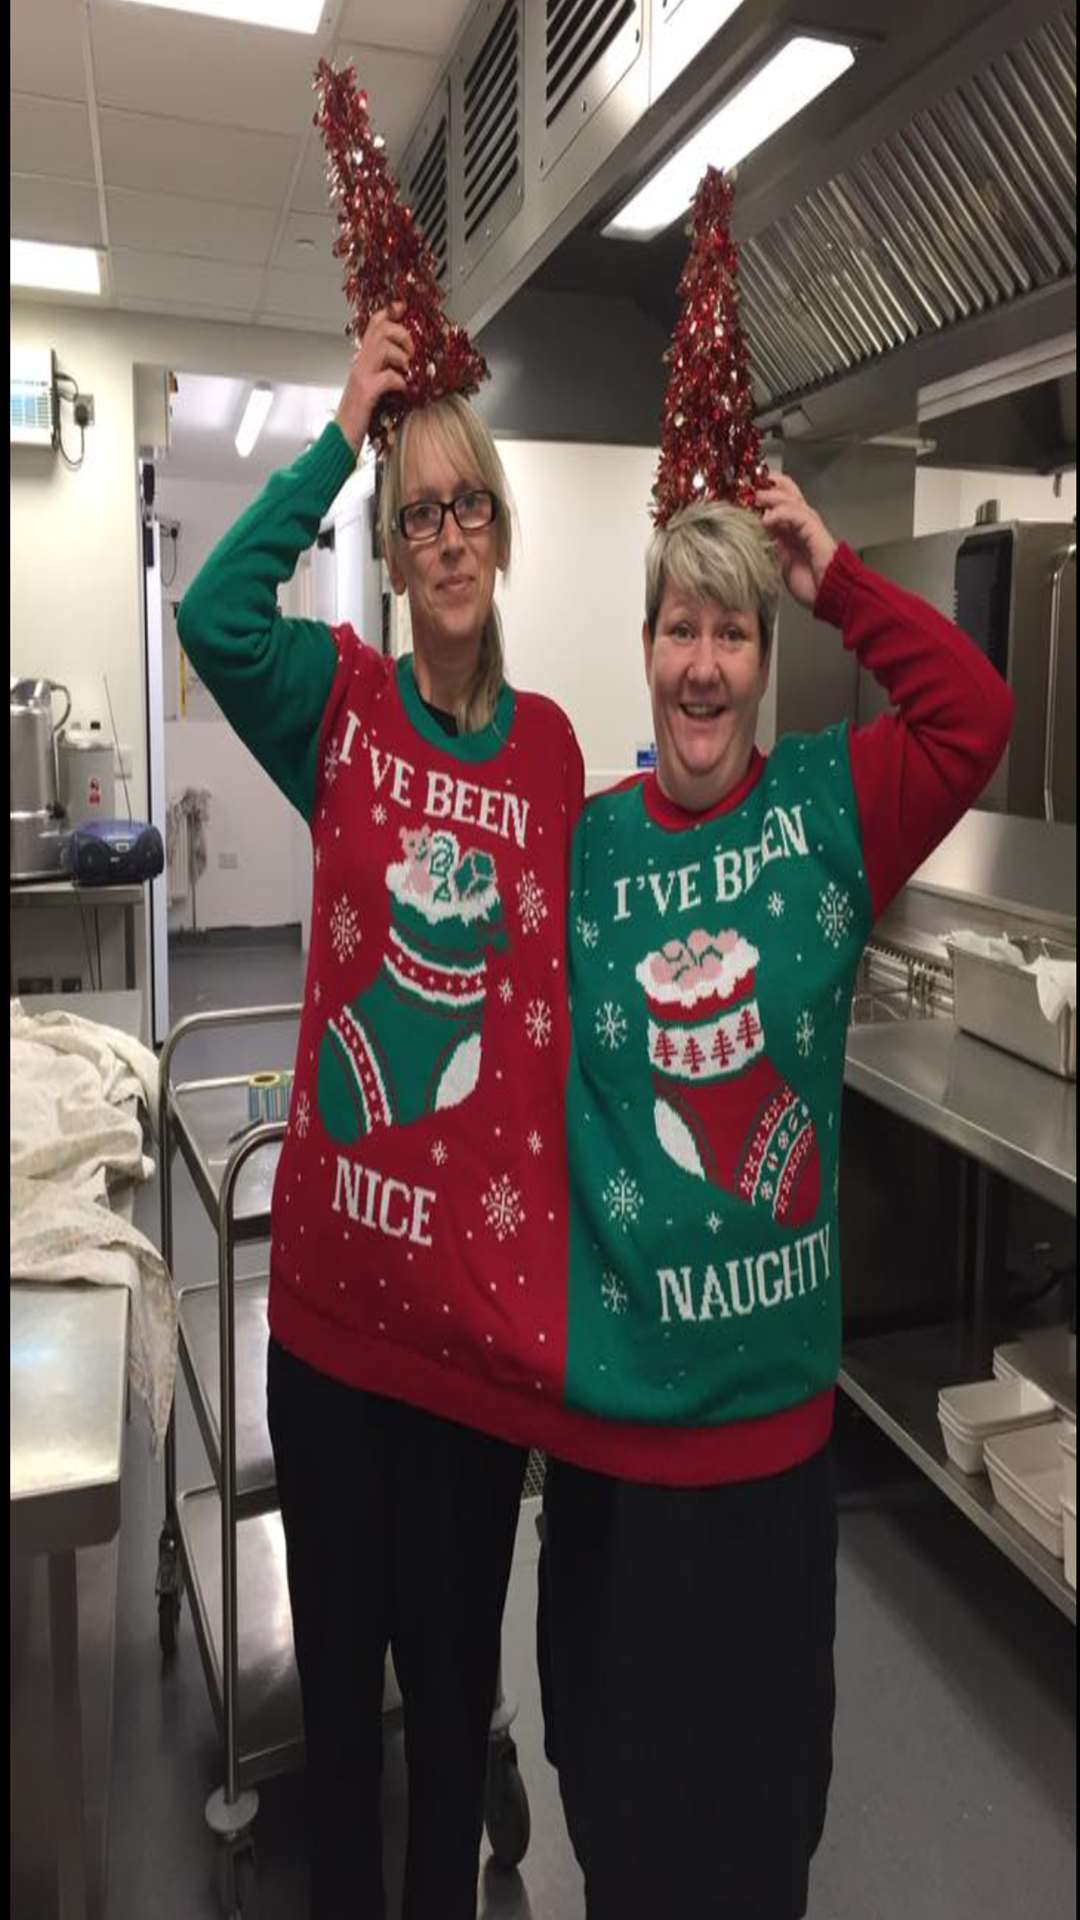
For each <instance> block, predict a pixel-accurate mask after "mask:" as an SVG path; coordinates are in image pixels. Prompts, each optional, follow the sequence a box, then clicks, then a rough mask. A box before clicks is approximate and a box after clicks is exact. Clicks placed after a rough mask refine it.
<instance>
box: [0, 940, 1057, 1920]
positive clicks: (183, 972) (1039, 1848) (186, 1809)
mask: <svg viewBox="0 0 1080 1920" xmlns="http://www.w3.org/2000/svg"><path fill="white" fill-rule="evenodd" d="M301 987H302V981H301V978H300V961H299V954H298V952H296V951H295V950H294V949H289V948H283V947H266V948H254V947H253V948H251V949H228V948H226V949H220V950H210V951H194V952H180V953H178V954H177V955H176V956H175V959H174V965H173V996H172V997H173V1014H174V1017H177V1018H178V1017H179V1016H180V1015H181V1014H182V1013H184V1012H188V1011H195V1010H197V1009H199V1008H208V1007H212V1006H215V1005H217V1006H227V1005H242V1004H248V1005H250V1004H268V1003H273V1002H278V1001H284V1000H292V999H296V998H299V995H300V991H301ZM279 1038H280V1036H279ZM272 1043H273V1036H272V1035H265V1036H263V1040H262V1041H261V1042H260V1043H259V1045H260V1051H261V1057H257V1058H252V1059H250V1060H243V1061H240V1060H236V1061H235V1062H234V1058H233V1056H232V1055H231V1054H230V1059H229V1065H230V1067H231V1066H232V1065H233V1064H235V1065H237V1066H241V1065H242V1066H243V1067H244V1070H249V1069H250V1067H253V1066H257V1065H263V1064H280V1062H277V1061H275V1060H272V1059H271V1058H270V1057H269V1053H268V1051H267V1049H268V1048H270V1047H271V1046H272ZM282 1044H284V1042H282ZM210 1057H215V1058H220V1055H217V1054H214V1055H211V1053H210V1052H209V1051H208V1053H207V1056H206V1058H207V1059H208V1058H210ZM200 1065H201V1066H202V1067H203V1068H204V1069H205V1065H206V1060H205V1059H204V1060H203V1061H202V1062H200V1061H199V1060H198V1059H194V1060H193V1062H192V1067H193V1070H195V1071H197V1070H199V1068H200ZM176 1209H177V1219H176V1232H177V1242H176V1244H177V1266H178V1269H179V1278H180V1279H181V1280H188V1279H192V1278H194V1277H196V1275H197V1274H199V1273H200V1272H202V1273H205V1274H207V1275H209V1272H210V1271H212V1269H211V1268H210V1266H209V1264H208V1263H209V1262H210V1261H211V1259H212V1257H213V1240H212V1237H211V1235H210V1229H209V1226H208V1223H207V1222H206V1221H205V1218H204V1217H203V1215H202V1213H201V1209H200V1207H199V1203H198V1201H197V1198H196V1196H195V1194H194V1192H193V1190H192V1189H191V1188H190V1186H189V1185H188V1183H187V1181H186V1178H185V1177H183V1176H181V1177H180V1178H179V1179H178V1184H177V1197H176ZM138 1217H139V1218H140V1220H141V1222H142V1223H143V1224H144V1225H145V1226H146V1228H147V1230H148V1231H151V1232H152V1233H155V1234H156V1194H155V1192H154V1191H153V1190H151V1189H147V1190H145V1191H144V1193H143V1195H142V1196H141V1201H140V1211H139V1216H138ZM248 1257H250V1256H248ZM241 1258H242V1259H243V1258H244V1256H241ZM841 1414H842V1417H841V1419H840V1422H839V1426H838V1437H837V1449H838V1464H839V1470H840V1482H841V1487H842V1505H841V1530H840V1561H839V1602H838V1605H839V1619H838V1637H837V1679H838V1698H839V1704H838V1712H837V1725H836V1741H835V1750H836V1769H835V1775H834V1781H833V1787H832V1793H831V1798H830V1808H829V1820H828V1825H827V1828H826V1832H825V1837H824V1840H823V1842H822V1845H821V1847H820V1849H819V1852H818V1856H817V1859H816V1861H815V1864H814V1869H813V1876H812V1891H811V1903H810V1920H1019V1916H1021V1915H1027V1914H1032V1915H1037V1916H1038V1920H1070V1916H1074V1915H1075V1913H1076V1891H1075V1886H1076V1857H1075V1846H1076V1842H1075V1810H1076V1775H1075V1734H1076V1704H1075V1703H1076V1641H1075V1632H1074V1630H1073V1628H1072V1627H1071V1626H1070V1625H1069V1624H1068V1622H1067V1621H1066V1620H1065V1619H1064V1618H1063V1617H1062V1616H1061V1615H1060V1614H1059V1613H1057V1611H1056V1610H1055V1609H1054V1608H1053V1607H1052V1606H1051V1605H1050V1604H1049V1603H1048V1602H1047V1601H1045V1600H1044V1599H1043V1598H1042V1597H1041V1596H1040V1595H1039V1594H1038V1593H1037V1592H1036V1591H1035V1590H1034V1589H1033V1588H1032V1587H1031V1586H1030V1585H1029V1584H1028V1583H1027V1582H1026V1581H1025V1579H1024V1578H1023V1576H1022V1575H1021V1574H1019V1573H1018V1572H1016V1571H1015V1569H1013V1568H1012V1567H1011V1566H1010V1565H1009V1564H1008V1563H1007V1562H1006V1561H1005V1560H1004V1559H1003V1558H1002V1556H1001V1555H1000V1554H998V1552H997V1551H996V1550H995V1549H994V1548H993V1547H992V1546H991V1545H990V1544H989V1543H987V1542H986V1541H985V1540H983V1538H982V1537H981V1536H980V1535H979V1534H978V1533H976V1532H975V1530H974V1529H973V1528H971V1527H970V1526H969V1525H968V1523H967V1522H966V1521H965V1520H964V1519H963V1518H962V1517H961V1515H960V1514H959V1513H957V1512H956V1511H955V1510H954V1509H953V1508H952V1507H951V1506H950V1505H949V1504H948V1503H947V1502H946V1501H945V1500H944V1499H943V1498H942V1497H941V1496H940V1495H939V1494H937V1492H936V1491H935V1490H934V1489H933V1488H932V1487H931V1486H930V1485H929V1484H928V1483H927V1482H925V1481H924V1480H922V1479H921V1477H920V1476H918V1475H914V1474H913V1473H911V1472H910V1471H909V1470H908V1469H907V1467H906V1464H905V1463H903V1462H902V1461H901V1460H900V1456H899V1455H898V1454H897V1453H896V1452H895V1450H894V1449H893V1448H892V1447H891V1446H890V1445H889V1443H888V1442H887V1441H886V1440H885V1439H884V1438H883V1437H882V1436H880V1435H879V1434H878V1433H877V1432H876V1430H874V1429H873V1428H872V1427H870V1426H869V1425H868V1423H866V1422H865V1421H863V1420H861V1419H860V1418H858V1417H857V1416H855V1415H854V1413H853V1412H852V1410H851V1409H849V1408H846V1406H844V1405H843V1404H842V1409H841ZM178 1422H179V1423H178V1437H179V1466H180V1481H181V1484H182V1485H183V1484H185V1483H187V1484H190V1483H192V1482H194V1481H196V1480H198V1479H205V1467H204V1462H203V1458H202V1453H201V1447H200V1444H199V1440H198V1436H197V1432H196V1430H195V1427H194V1422H193V1420H192V1418H191V1416H190V1413H189V1411H188V1409H187V1406H186V1404H185V1399H184V1394H183V1390H182V1389H181V1391H180V1397H179V1416H178ZM162 1487H163V1480H162V1469H161V1463H160V1462H159V1461H155V1460H154V1459H153V1458H152V1457H151V1453H150V1447H149V1441H148V1435H147V1430H146V1427H145V1423H144V1421H143V1419H142V1416H141V1413H140V1411H139V1409H138V1407H133V1409H132V1418H131V1424H130V1426H129V1429H128V1435H127V1444H126V1457H125V1467H124V1482H123V1521H122V1525H121V1530H120V1536H119V1540H118V1542H117V1543H115V1545H114V1546H113V1547H111V1548H109V1549H105V1550H101V1551H97V1552H87V1553H85V1554H83V1555H81V1556H80V1562H81V1564H80V1601H81V1608H82V1660H83V1693H84V1718H85V1738H86V1746H87V1799H88V1812H89V1815H90V1822H91V1827H92V1829H94V1830H95V1831H96V1830H100V1826H101V1815H102V1813H103V1811H104V1807H105V1804H106V1801H107V1803H108V1811H109V1824H108V1872H107V1891H106V1895H105V1901H104V1905H103V1907H99V1908H98V1910H97V1913H96V1915H95V1914H94V1913H93V1912H92V1914H91V1920H216V1916H217V1915H218V1913H219V1911H220V1909H219V1906H218V1901H217V1893H216V1884H215V1870H214V1852H213V1844H212V1841H211V1838H210V1835H209V1833H208V1831H207V1828H206V1826H205V1823H204V1818H203V1806H204V1803H205V1800H206V1798H207V1796H208V1795H209V1794H210V1793H211V1792H212V1790H213V1789H214V1788H215V1787H217V1786H219V1785H220V1784H221V1778H222V1764H221V1753H220V1746H219V1743H218V1739H217V1736H216V1733H215V1728H214V1722H213V1718H212V1715H211V1711H210V1707H209V1702H208V1697H207V1692H206V1687H205V1684H204V1680H203V1674H202V1669H201V1665H200V1662H199V1656H198V1652H197V1648H196V1645H195V1640H194V1635H193V1632H192V1627H191V1619H190V1612H189V1609H188V1608H187V1606H186V1605H185V1608H184V1611H183V1614H182V1618H181V1626H180V1640H179V1647H178V1651H177V1654H176V1657H175V1658H174V1660H172V1661H171V1662H170V1663H169V1664H168V1665H165V1664H163V1662H162V1658H161V1655H160V1652H159V1649H158V1641H157V1614H156V1606H155V1600H154V1574H155V1568H156V1542H157V1534H158V1529H159V1527H160V1524H161V1514H162V1504H163V1492H162ZM533 1520H534V1513H533V1508H532V1505H531V1503H526V1505H525V1506H524V1507H523V1509H522V1520H521V1526H520V1528H519V1533H518V1545H517V1551H516V1555H515V1561H514V1568H513V1574H512V1578H511V1585H510V1594H509V1599H508V1604H507V1610H506V1617H505V1624H504V1636H503V1673H504V1684H505V1687H506V1690H507V1693H508V1694H510V1695H511V1696H513V1697H514V1698H515V1699H516V1701H517V1703H518V1713H517V1718H516V1721H515V1725H514V1729H513V1731H514V1735H515V1738H516V1740H517V1745H518V1753H519V1760H520V1765H521V1769H522V1773H523V1775H524V1779H525V1782H526V1786H527V1790H528V1795H529V1802H530V1808H531V1816H532V1838H531V1841H530V1845H529V1849H528V1852H527V1854H526V1856H525V1859H524V1860H523V1862H522V1864H521V1868H520V1870H519V1871H518V1872H516V1873H512V1874H504V1873H501V1872H499V1871H498V1870H497V1869H496V1868H495V1867H494V1866H493V1865H492V1864H491V1863H490V1861H489V1860H488V1859H487V1857H486V1853H487V1849H486V1845H485V1858H484V1860H483V1861H482V1867H481V1878H480V1886H479V1892H478V1913H479V1916H480V1920H584V1913H585V1907H584V1895H583V1889H582V1882H581V1875H580V1873H579V1871H578V1868H577V1866H576V1863H575V1861H574V1858H573V1854H572V1852H571V1849H570V1845H569V1841H568V1839H567V1836H566V1830H565V1827H564V1824H563V1819H562V1814H561V1809H560V1805H559V1796H558V1785H557V1781H556V1779H555V1776H554V1775H553V1773H552V1771H551V1769H550V1768H549V1766H548V1765H547V1762H546V1760H545V1758H544V1754H543V1737H542V1725H541V1715H540V1703H539V1690H538V1684H537V1680H536V1673H535V1662H534V1658H533V1631H534V1611H535V1600H536V1555H537V1544H536V1533H535V1526H534V1524H533ZM11 1597H12V1626H11V1653H12V1657H11V1677H12V1716H11V1759H12V1788H11V1794H12V1839H13V1848H12V1869H11V1912H12V1914H13V1915H14V1916H16V1920H53V1916H54V1914H55V1913H56V1901H55V1894H54V1891H53V1887H52V1883H51V1877H50V1871H49V1851H50V1819H51V1809H50V1800H49V1770H50V1747H49V1731H48V1729H49V1721H48V1684H49V1682H48V1653H47V1642H46V1622H47V1595H46V1587H45V1579H44V1569H43V1563H42V1562H40V1561H33V1562H30V1563H29V1564H26V1565H19V1564H15V1565H14V1566H13V1568H12V1579H11ZM113 1616H114V1617H115V1622H116V1631H115V1648H114V1655H113V1658H112V1660H110V1657H109V1648H110V1639H111V1635H110V1630H109V1629H110V1618H111V1617H113ZM110 1696H111V1699H112V1703H113V1711H112V1733H111V1747H110V1743H109V1738H108V1730H109V1713H108V1703H109V1699H110ZM722 1737H723V1730H722V1728H720V1727H718V1728H717V1740H718V1742H719V1741H720V1740H721V1739H722ZM678 1762H679V1755H678V1752H677V1751H675V1752H673V1754H672V1763H673V1764H674V1765H677V1764H678ZM384 1835H385V1856H386V1865H387V1882H388V1892H389V1902H390V1907H389V1911H390V1916H391V1920H393V1916H394V1915H395V1914H396V1912H397V1908H398V1902H399V1897H400V1877H401V1861H402V1853H403V1842H404V1761H403V1756H402V1751H401V1736H400V1733H391V1734H389V1735H388V1739H387V1761H386V1774H385V1791H384ZM256 1836H257V1848H258V1863H259V1883H260V1909H259V1910H260V1914H261V1916H262V1920H305V1916H306V1914H307V1903H306V1898H305V1892H304V1871H303V1836H302V1827H301V1814H300V1793H299V1780H298V1778H297V1777H296V1776H289V1777H286V1778H284V1779H279V1780H276V1781H271V1782H269V1783H266V1784H265V1785H264V1786H262V1787H261V1788H260V1811H259V1816H258V1820H257V1824H256ZM716 1916H717V1920H754V1916H752V1915H747V1914H738V1915H735V1914H732V1913H731V1912H730V1910H729V1909H728V1908H727V1907H726V1906H725V1903H724V1898H723V1889H722V1888H718V1889H717V1896H716ZM342 1920H365V1917H364V1916H359V1915H357V1916H348V1915H343V1916H342ZM432 1920H438V1916H432ZM656 1920H679V1916H678V1915H676V1914H674V1913H672V1914H671V1915H657V1916H656Z"/></svg>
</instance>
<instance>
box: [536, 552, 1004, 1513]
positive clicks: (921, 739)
mask: <svg viewBox="0 0 1080 1920" xmlns="http://www.w3.org/2000/svg"><path fill="white" fill-rule="evenodd" d="M814 611H815V614H816V615H817V616H818V617H819V618H820V619H822V620H827V621H829V622H831V623H832V624H834V625H835V626H838V627H839V628H840V629H841V632H842V635H843V641H844V645H845V646H846V647H848V648H850V649H852V650H853V651H854V652H855V653H856V655H857V657H858V660H859V665H860V667H863V668H865V669H868V670H869V671H871V672H872V673H874V674H875V676H876V677H877V678H878V679H879V680H880V681H882V682H883V684H884V685H885V687H886V688H887V690H888V692H889V694H890V696H891V700H892V702H893V705H892V707H891V709H890V710H889V711H888V712H887V713H885V714H883V715H882V716H881V717H880V718H879V719H877V720H875V721H874V722H873V723H872V724H871V725H868V726H865V727H861V728H856V729H854V730H852V729H850V728H849V727H848V726H847V725H846V724H844V725H841V726H834V727H828V728H826V729H825V730H824V731H822V732H820V733H817V734H807V735H796V734H789V735H786V736H784V737H783V738H782V739H781V740H780V741H778V742H777V744H776V746H775V748H774V749H773V751H772V753H771V754H770V755H769V756H768V758H765V757H764V756H763V755H762V754H760V753H758V752H757V751H755V752H754V754H753V756H752V759H751V763H750V766H749V768H748V770H747V773H746V775H745V777H744V779H743V780H742V782H741V784H740V785H739V786H738V787H737V788H736V789H735V790H734V791H733V792H732V793H730V794H728V795H727V796H726V798H725V799H724V800H723V802H721V804H720V805H718V806H717V807H715V808H714V809H713V810H712V811H710V812H707V813H704V814H700V813H699V814H690V813H686V812H683V811H682V810H681V809H680V808H678V807H677V806H674V805H673V804H672V803H671V802H670V801H669V800H668V799H666V798H665V796H664V794H663V793H662V791H661V789H660V786H659V784H658V782H657V779H656V776H655V774H654V775H650V776H649V777H647V778H645V779H644V780H635V781H632V782H628V783H626V784H624V785H623V786H621V787H619V788H616V789H615V790H613V791H611V792H609V793H606V794H603V795H600V796H597V797H596V798H594V799H592V800H590V801H588V802H587V803H586V806H585V809H584V812H583V814H582V817H581V820H580V821H579V823H578V827H577V831H576V833H575V836H574V858H573V871H572V878H571V893H570V967H569V976H568V977H569V982H570V991H571V1002H572V1007H573V1022H572V1038H573V1044H572V1053H571V1061H570V1071H569V1075H568V1080H567V1103H566V1107H567V1123H568V1141H567V1144H568V1154H569V1165H570V1186H571V1197H570V1240H569V1257H568V1276H569V1282H568V1311H567V1326H568V1338H567V1351H566V1370H565V1393H566V1399H567V1404H568V1405H570V1406H572V1407H574V1408H575V1409H582V1410H588V1411H589V1412H591V1413H593V1414H595V1415H596V1416H597V1418H598V1419H600V1420H613V1421H619V1422H622V1423H625V1422H627V1421H633V1422H635V1423H636V1430H637V1432H638V1434H639V1435H640V1436H641V1438H640V1440H639V1441H638V1443H637V1444H636V1446H635V1449H634V1453H633V1457H632V1459H631V1458H629V1457H628V1458H627V1460H626V1463H625V1464H624V1465H621V1466H616V1465H611V1464H610V1463H609V1462H604V1463H603V1464H605V1466H607V1467H608V1470H610V1471H613V1472H616V1473H623V1474H625V1475H627V1476H628V1477H634V1478H637V1479H642V1480H656V1481H662V1482H668V1483H671V1484H676V1485H679V1484H681V1485H700V1484H709V1483H715V1482H720V1481H725V1480H742V1479H751V1478H757V1477H760V1476H763V1475H765V1474H769V1473H774V1472H778V1471H780V1470H782V1469H784V1468H786V1467H789V1466H792V1465H794V1464H795V1463H796V1462H797V1461H799V1460H801V1459H805V1458H808V1457H809V1455H810V1454H812V1453H813V1452H815V1451H816V1450H817V1449H818V1448H819V1447H820V1446H822V1445H823V1444H824V1442H825V1440H826V1439H827V1438H828V1435H829V1432H830V1429H831V1425H832V1413H833V1394H834V1383H835V1380H836V1376H837V1372H838V1369H839V1361H840V1330H841V1288H840V1245H839V1233H838V1227H837V1179H838V1161H839V1145H840V1139H839V1136H840V1102H841V1095H842V1090H843V1074H844V1051H845V1036H846V1032H847V1027H848V1017H849V1010H850V1002H851V994H852V987H853V983H854V978H855V971H856V966H857V963H858V960H859V956H860V953H861V951H862V948H863V946H864V944H865V941H866V938H867V935H868V933H869V931H870V928H871V926H872V924H873V922H874V920H875V919H876V918H877V916H878V915H879V914H880V913H881V911H882V910H883V908H884V907H885V906H886V905H887V903H888V902H889V900H891V899H892V897H893V895H894V894H895V893H896V892H897V891H898V890H899V888H900V887H901V886H903V884H904V883H905V881H906V880H907V879H908V878H909V877H910V875H911V874H912V873H913V872H914V870H915V868H916V867H918V866H919V865H920V863H921V862H922V861H923V860H924V859H925V858H926V856H927V854H928V853H929V852H930V851H931V849H932V848H933V847H934V846H935V845H936V844H937V843H938V841H939V840H941V839H942V838H943V837H944V836H945V834H946V833H947V832H948V831H949V830H950V828H951V827H952V826H953V825H954V824H955V823H956V821H957V820H958V819H959V817H960V815H961V814H962V813H963V812H964V811H965V810H966V808H968V807H969V806H970V805H971V804H972V802H973V801H974V800H975V799H976V798H977V796H978V794H979V792H980V791H981V789H982V787H983V786H984V785H985V784H986V781H987V780H988V779H989V777H990V774H991V773H992V771H993V769H994V767H995V765H996V764H997V761H998V759H999V758H1000V755H1001V753H1002V751H1003V750H1004V746H1005V743H1006V740H1007V737H1008V729H1009V723H1010V718H1011V696H1010V694H1009V692H1008V689H1007V688H1006V686H1005V683H1004V682H1003V681H1002V680H1001V678H1000V677H999V675H998V674H997V673H996V672H995V671H994V669H993V668H992V667H991V666H990V665H989V664H988V662H987V661H986V660H985V659H984V658H983V656H982V655H981V654H980V653H979V651H978V649H977V648H976V647H975V646H974V645H973V644H972V642H971V641H970V640H968V639H967V637H966V636H965V635H964V634H962V633H960V632H959V631H958V630H957V629H956V628H955V627H953V626H952V625H950V623H949V622H948V621H947V620H945V619H943V618H942V617H941V616H940V615H939V614H937V613H936V612H935V611H934V610H933V609H932V608H930V607H928V606H927V605H926V604H925V603H924V602H923V601H921V600H918V599H917V598H915V596H914V595H911V594H907V593H903V592H901V591H899V590H898V589H897V588H895V587H893V586H892V585H890V584H889V583H888V582H887V581H885V580H883V579H882V578H881V577H880V576H879V575H877V574H874V573H872V572H871V571H870V570H869V569H868V568H867V567H865V566H864V565H863V564H862V563H861V561H860V560H859V559H858V558H857V557H856V555H855V554H854V553H853V552H852V551H851V550H850V548H848V547H846V546H841V547H839V549H838V550H837V552H836V554H835V556H834V558H833V560H832V562H831V564H830V566H829V569H828V572H827V574H826V576H825V579H824V581H823V582H822V585H821V589H820V591H819V594H818V597H817V602H816V605H815V609H814ZM821 644H823V645H824V644H827V643H826V642H825V641H824V640H822V642H821Z"/></svg>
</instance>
